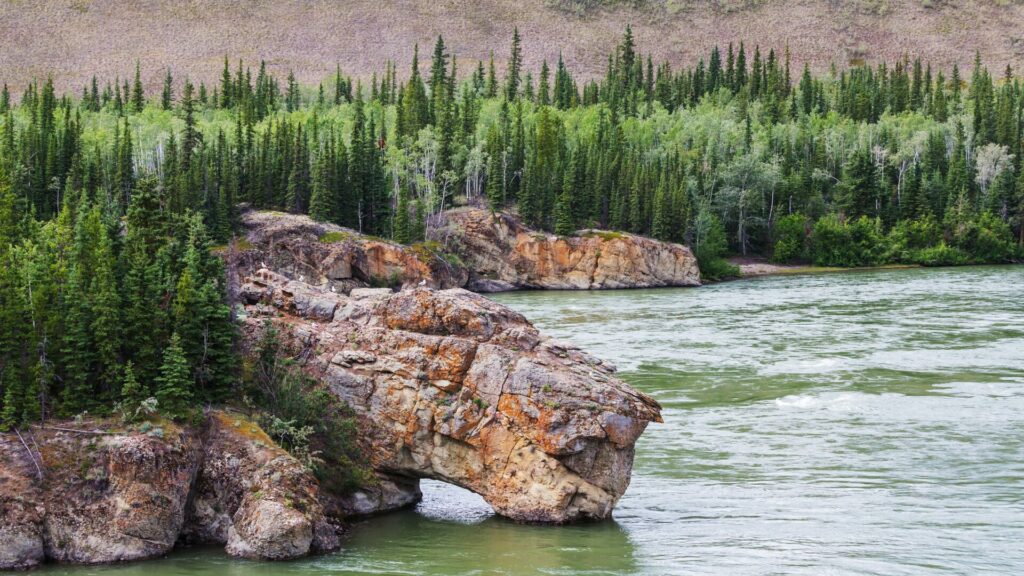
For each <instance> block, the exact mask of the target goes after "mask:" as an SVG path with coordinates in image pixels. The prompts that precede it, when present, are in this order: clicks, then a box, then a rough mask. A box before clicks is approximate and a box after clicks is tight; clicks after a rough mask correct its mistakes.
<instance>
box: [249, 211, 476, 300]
mask: <svg viewBox="0 0 1024 576" xmlns="http://www.w3.org/2000/svg"><path fill="white" fill-rule="evenodd" d="M240 220H241V225H242V229H243V230H245V234H246V236H245V242H244V243H239V244H238V245H239V246H240V248H241V250H240V254H239V257H240V260H241V264H242V265H243V266H244V267H246V268H247V269H248V270H249V271H250V272H253V271H255V270H257V269H259V268H261V267H267V268H270V269H272V270H276V271H278V272H280V273H282V274H285V275H286V276H288V277H290V278H293V279H296V280H300V281H303V282H306V283H308V284H312V285H314V286H322V287H326V288H329V289H330V290H333V291H335V292H344V293H348V292H349V291H350V290H352V289H353V288H365V287H369V286H392V287H400V286H417V285H424V286H430V287H432V288H455V287H459V286H463V285H465V283H466V281H467V279H468V273H467V271H466V270H465V269H464V268H463V267H462V266H460V265H459V264H458V263H452V262H449V261H446V260H445V259H444V258H442V257H441V254H440V252H438V251H436V250H434V249H433V248H432V247H431V246H430V245H428V244H420V245H417V246H412V247H410V246H403V245H401V244H398V243H395V242H389V241H386V240H382V239H379V238H373V237H370V236H364V235H362V234H360V233H358V232H356V231H354V230H350V229H347V228H342V227H341V226H337V225H334V224H329V223H321V222H315V221H313V220H312V219H310V218H309V217H308V216H302V215H298V214H285V213H282V212H262V211H256V210H249V209H243V211H242V214H241V217H240Z"/></svg>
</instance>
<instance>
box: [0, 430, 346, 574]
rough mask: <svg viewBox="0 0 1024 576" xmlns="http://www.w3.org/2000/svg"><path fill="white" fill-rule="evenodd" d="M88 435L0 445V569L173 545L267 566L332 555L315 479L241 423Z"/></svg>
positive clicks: (38, 435) (333, 543)
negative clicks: (220, 551)
mask: <svg viewBox="0 0 1024 576" xmlns="http://www.w3.org/2000/svg"><path fill="white" fill-rule="evenodd" d="M91 424H92V425H90V426H87V427H81V426H76V427H75V428H67V429H55V428H36V429H34V430H33V432H32V436H31V443H30V444H29V443H28V442H26V444H28V445H26V444H22V443H21V440H20V439H19V438H17V437H16V436H15V435H14V434H0V569H12V568H30V567H32V566H35V565H38V564H39V563H41V562H42V561H43V560H44V558H45V559H50V560H53V561H56V562H62V563H74V564H98V563H110V562H120V561H127V560H139V559H144V558H153V557H156V556H161V555H163V554H165V553H167V552H168V551H169V550H170V549H171V548H173V547H174V545H175V543H176V542H178V541H179V539H182V538H186V539H188V540H190V541H193V542H203V543H221V544H226V545H227V546H226V550H227V552H228V553H229V554H231V555H234V556H244V557H247V558H259V559H268V560H276V559H283V558H294V557H297V556H302V555H304V554H306V553H308V552H310V551H318V550H328V549H332V548H334V547H337V544H338V541H337V536H336V534H335V533H334V530H333V529H332V528H331V527H330V526H329V525H327V523H326V521H325V520H324V514H323V510H322V508H321V506H320V504H319V502H318V499H317V483H316V479H315V478H314V477H313V476H312V474H311V473H310V472H309V471H308V470H306V469H305V468H304V467H303V466H302V465H301V464H300V463H299V462H297V461H296V460H295V459H294V458H292V457H291V456H289V455H288V454H287V453H285V452H284V451H283V450H281V449H280V448H278V447H277V446H276V445H275V444H274V443H273V441H271V440H270V439H269V438H268V437H267V436H266V435H265V434H263V432H262V431H261V430H259V428H258V427H255V426H254V425H252V424H251V423H248V422H246V421H245V420H244V419H242V418H241V417H235V416H231V415H227V414H225V413H222V412H216V411H214V412H212V413H211V414H210V415H209V416H208V418H207V421H206V423H205V424H204V426H203V429H202V430H201V431H200V430H193V429H190V428H187V427H185V428H182V427H178V426H176V425H173V424H169V423H167V424H164V425H160V426H154V427H147V428H148V429H147V431H146V432H142V431H141V429H140V428H138V427H131V428H124V427H118V426H115V425H114V424H113V423H109V422H107V423H104V422H94V423H91ZM76 428H77V429H76Z"/></svg>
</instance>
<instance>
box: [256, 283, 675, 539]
mask: <svg viewBox="0 0 1024 576" xmlns="http://www.w3.org/2000/svg"><path fill="white" fill-rule="evenodd" d="M241 293H242V296H243V299H244V301H245V302H246V314H245V317H246V326H247V327H246V329H245V333H246V336H247V338H248V339H250V341H252V342H255V341H256V340H257V339H258V338H259V336H260V334H261V333H262V330H263V328H264V322H266V321H269V322H271V323H273V325H275V326H276V327H278V328H279V330H280V331H281V332H282V335H283V336H285V338H286V341H287V342H289V344H290V346H291V347H292V348H293V352H295V353H296V356H298V357H301V358H304V359H305V364H304V368H305V370H306V371H307V372H308V373H309V374H311V375H312V376H314V377H316V378H318V379H319V380H321V381H322V382H324V383H325V384H326V385H327V386H328V387H329V388H330V390H331V391H332V392H333V393H335V394H336V395H338V396H339V397H340V398H342V399H343V400H345V401H346V402H348V403H349V405H351V406H352V408H353V409H354V410H355V411H356V413H357V415H358V417H359V420H360V442H361V444H362V446H363V448H364V452H365V453H366V454H368V455H369V456H370V458H371V464H372V465H373V467H374V468H375V469H376V470H377V471H378V472H379V473H382V474H387V475H390V476H392V477H401V478H407V479H409V481H410V482H413V481H415V479H418V478H435V479H439V480H443V481H446V482H450V483H452V484H456V485H459V486H462V487H464V488H467V489H469V490H472V491H474V492H476V493H478V494H480V495H481V496H483V497H484V499H485V500H486V501H487V502H488V503H489V504H490V505H491V506H492V507H494V509H495V510H496V511H497V512H498V513H500V514H502V515H504V516H507V517H509V518H513V519H516V520H521V521H536V522H556V523H558V522H569V521H573V520H580V519H601V518H606V517H608V516H609V515H610V514H611V511H612V508H613V507H614V505H615V503H616V502H617V501H618V499H619V498H620V497H621V496H622V493H623V492H624V491H625V489H626V487H627V486H628V484H629V477H630V472H631V470H632V464H633V444H634V442H635V441H636V439H637V438H638V437H639V436H640V434H641V433H642V432H643V431H644V429H645V427H646V426H647V424H648V422H651V421H660V414H659V413H660V407H659V406H658V404H657V402H655V401H654V400H653V399H651V398H650V397H648V396H646V395H645V394H643V393H640V392H638V391H636V390H633V389H632V388H630V387H629V386H627V385H626V384H625V383H623V382H622V381H620V380H619V379H617V378H615V376H614V371H615V369H614V367H613V366H610V365H608V364H605V363H603V362H601V361H600V360H598V359H597V358H594V357H593V356H590V355H588V354H586V353H585V352H583V351H581V350H579V349H577V348H575V347H574V346H572V345H570V344H566V343H560V342H556V341H553V340H550V339H548V338H545V337H543V336H542V335H541V334H540V333H539V332H538V331H537V330H536V329H535V328H534V327H533V326H532V325H531V324H530V323H529V322H527V320H526V319H525V318H524V317H523V316H522V315H520V314H518V313H516V312H514V311H513V310H511V309H509V308H507V307H505V306H502V305H500V304H497V303H496V302H493V301H491V300H488V299H487V298H484V297H483V296H479V295H477V294H474V293H472V292H468V291H466V290H461V289H449V290H432V289H426V288H419V289H414V290H404V291H402V292H398V293H391V292H389V291H372V292H371V291H358V292H353V295H352V296H351V297H346V296H343V295H339V294H335V293H332V292H329V291H327V290H323V289H319V288H315V287H313V286H310V285H308V284H305V283H302V282H298V281H294V280H289V279H288V278H286V277H284V276H282V275H280V274H277V273H274V272H271V271H269V270H261V271H259V272H257V273H256V274H253V275H252V276H250V277H249V278H248V282H247V283H246V284H245V285H244V286H243V287H242V290H241ZM310 301H322V302H323V303H324V304H323V305H322V306H318V307H317V308H316V311H314V310H313V308H311V307H310V306H309V305H308V302H310ZM324 310H333V316H331V317H329V318H328V317H327V316H326V315H325V314H323V313H322V311H324ZM370 504H372V502H371V503H370ZM370 504H367V505H366V506H365V508H367V509H368V508H370V507H371V505H370ZM366 511H370V510H366Z"/></svg>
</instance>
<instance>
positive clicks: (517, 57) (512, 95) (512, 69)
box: [505, 26, 523, 101]
mask: <svg viewBox="0 0 1024 576" xmlns="http://www.w3.org/2000/svg"><path fill="white" fill-rule="evenodd" d="M522 68H523V46H522V39H521V38H520V37H519V27H518V26H517V27H515V28H513V30H512V50H511V52H510V53H509V57H508V70H507V71H506V73H505V98H506V99H508V100H510V101H511V100H515V99H516V97H517V96H518V95H519V74H520V73H521V71H522Z"/></svg>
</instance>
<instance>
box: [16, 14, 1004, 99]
mask: <svg viewBox="0 0 1024 576" xmlns="http://www.w3.org/2000/svg"><path fill="white" fill-rule="evenodd" d="M589 2H591V3H594V4H600V5H601V6H600V7H598V8H592V9H587V10H581V9H578V8H575V7H574V6H570V4H572V2H571V1H570V0H476V1H473V0H390V1H389V0H373V1H369V0H348V1H333V2H332V1H326V0H295V1H286V0H277V1H274V0H234V1H232V0H208V1H197V0H193V1H187V0H138V1H125V0H120V1H118V0H0V81H5V82H7V83H9V84H11V85H12V86H15V87H17V90H18V91H20V87H21V86H22V85H24V84H25V83H26V82H27V81H28V80H29V79H31V78H33V77H45V76H46V75H52V76H53V78H54V81H55V83H56V84H57V86H58V88H59V89H74V90H80V89H81V86H82V85H83V84H84V83H85V82H87V81H88V79H89V78H90V77H91V76H92V75H93V74H96V75H97V76H99V77H100V78H101V79H106V78H112V77H114V76H115V75H120V76H122V77H124V76H125V75H126V74H130V73H131V72H132V70H133V67H134V61H135V59H136V58H138V59H140V60H141V61H142V69H143V76H144V81H145V82H146V84H147V86H148V87H149V88H151V89H154V88H156V87H158V86H159V84H160V82H161V79H162V76H163V68H164V67H166V66H170V67H171V68H172V69H173V71H174V73H175V76H176V77H179V78H180V77H182V76H184V75H185V74H186V73H187V74H189V75H191V76H192V77H193V78H196V79H202V80H205V81H207V82H210V81H215V80H216V79H217V78H218V77H219V73H220V69H221V66H222V62H223V58H224V56H225V55H229V56H230V57H231V58H232V59H233V60H234V59H237V58H244V59H245V60H246V61H249V62H256V61H258V60H259V59H265V60H266V61H267V63H268V65H269V66H270V68H271V69H272V70H273V71H275V72H277V73H279V74H286V73H287V71H288V70H294V71H295V74H296V76H297V77H298V78H299V79H300V81H302V82H306V83H314V82H317V81H320V80H321V79H323V78H325V77H327V76H329V75H330V74H331V73H332V72H333V71H334V68H335V64H336V63H340V64H341V66H342V68H343V70H345V71H346V72H348V73H350V74H356V75H359V76H362V77H369V75H370V73H372V72H373V71H375V70H382V69H383V66H384V61H385V60H387V59H395V60H397V61H398V62H399V63H400V65H401V66H403V67H404V66H406V65H407V63H408V62H409V59H410V58H411V56H412V48H413V44H414V43H416V42H419V43H420V45H421V49H422V50H423V52H425V54H424V58H423V59H422V64H423V66H424V67H426V66H428V65H429V51H430V47H431V45H432V44H433V40H434V38H435V37H436V35H437V34H438V33H441V34H443V35H444V36H445V38H446V40H447V42H448V43H449V45H450V46H451V47H452V49H453V51H454V52H455V54H456V55H457V56H458V58H459V60H460V63H461V69H462V70H463V71H467V70H469V69H470V67H471V66H475V63H476V60H477V59H478V58H482V59H486V58H487V55H488V50H489V49H491V48H494V49H495V51H496V57H497V60H498V65H499V66H500V67H501V68H499V70H502V69H503V67H504V59H505V56H506V53H507V51H508V45H509V38H510V36H511V31H512V27H513V26H514V25H517V26H519V28H520V30H521V32H522V34H523V40H524V51H525V55H526V61H527V65H528V66H529V67H530V68H531V69H534V67H535V66H538V65H539V63H540V60H541V59H543V58H546V59H548V60H555V59H557V58H558V54H559V52H560V51H561V52H562V53H563V54H564V56H565V59H566V61H567V63H568V64H569V65H570V67H571V68H572V69H573V70H574V71H576V73H577V74H580V75H583V76H587V75H593V74H597V73H600V72H601V71H602V70H603V69H604V66H605V60H604V58H605V54H606V53H607V51H608V50H609V48H610V47H611V46H613V45H614V44H615V43H616V42H617V41H618V40H619V38H620V36H621V34H622V31H623V29H624V27H625V25H626V24H627V23H631V24H632V25H633V28H634V31H635V33H636V36H637V38H638V42H639V45H640V47H641V48H642V49H644V50H645V51H651V52H652V53H653V55H654V57H655V58H656V59H658V60H660V59H668V60H670V61H672V62H674V63H680V62H687V63H688V62H690V61H691V59H692V58H694V57H695V56H697V55H698V54H701V53H705V52H706V51H707V50H709V49H710V47H711V46H712V45H714V44H716V43H717V44H720V45H723V46H724V45H725V44H728V43H729V42H739V41H740V40H745V41H746V42H747V43H748V44H750V43H759V44H760V45H761V46H763V47H774V48H776V49H778V50H782V49H784V48H785V47H786V46H787V45H788V46H789V48H790V50H791V53H792V58H793V62H794V64H795V66H797V67H799V66H801V65H802V63H803V62H805V61H806V62H810V63H811V64H812V65H813V67H814V68H815V69H817V70H821V69H824V68H827V67H828V66H829V65H830V64H831V63H833V62H834V63H836V64H837V65H839V66H844V65H846V64H847V63H849V62H850V61H855V60H858V59H864V60H867V61H873V60H877V59H889V60H891V59H894V58H897V57H900V56H901V55H903V54H909V55H911V56H914V55H920V56H922V57H924V58H926V59H928V60H930V61H932V62H935V63H937V64H940V65H943V66H950V65H952V63H953V62H958V63H960V64H961V66H965V65H969V64H970V63H971V62H972V61H973V59H974V52H975V50H978V51H980V52H981V54H982V56H983V58H984V59H985V61H986V63H988V64H989V65H990V66H991V67H993V68H997V69H1002V68H1003V67H1004V66H1005V65H1006V64H1008V63H1009V64H1013V65H1014V67H1015V68H1019V67H1020V66H1022V65H1024V4H1022V3H1020V0H635V1H626V2H615V1H614V0H603V1H602V0H589ZM638 2H639V3H638ZM403 75H404V74H403Z"/></svg>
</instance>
